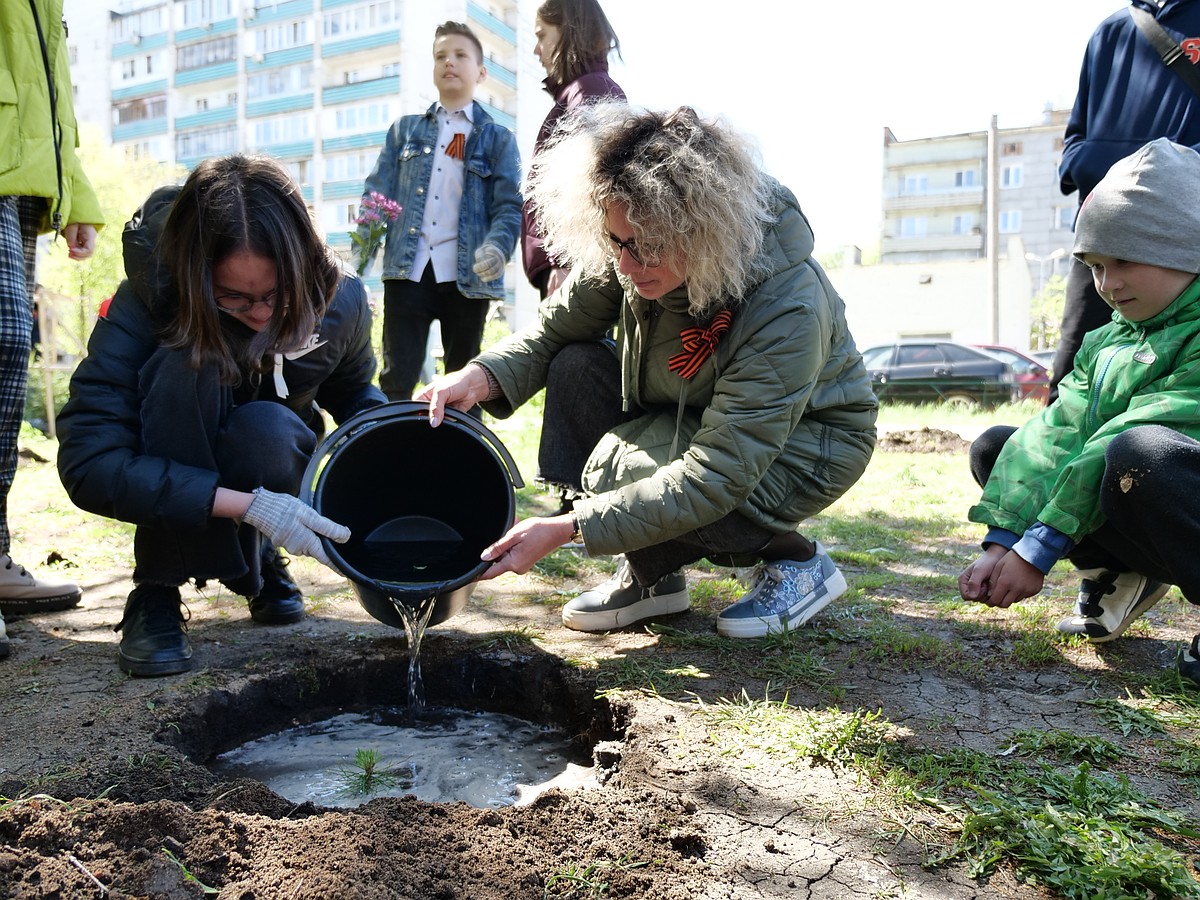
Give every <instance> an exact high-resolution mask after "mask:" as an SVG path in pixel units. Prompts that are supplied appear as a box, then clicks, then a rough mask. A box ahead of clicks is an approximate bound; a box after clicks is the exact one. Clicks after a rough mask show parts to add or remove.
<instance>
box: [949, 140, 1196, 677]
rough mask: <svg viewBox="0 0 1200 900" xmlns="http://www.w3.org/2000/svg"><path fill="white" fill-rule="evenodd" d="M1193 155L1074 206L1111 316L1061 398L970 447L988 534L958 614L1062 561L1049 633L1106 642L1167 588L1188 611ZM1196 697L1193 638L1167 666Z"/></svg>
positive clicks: (1192, 542)
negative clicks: (1061, 583) (1066, 599)
mask: <svg viewBox="0 0 1200 900" xmlns="http://www.w3.org/2000/svg"><path fill="white" fill-rule="evenodd" d="M1198 238H1200V155H1198V154H1197V153H1196V152H1195V151H1194V150H1192V149H1190V148H1188V147H1184V146H1180V145H1178V144H1173V143H1171V142H1170V141H1168V140H1167V139H1165V138H1162V139H1159V140H1156V141H1153V142H1151V143H1149V144H1146V145H1145V146H1144V147H1142V148H1141V149H1140V150H1138V151H1137V152H1136V153H1133V154H1132V155H1130V156H1128V157H1126V158H1125V159H1122V160H1120V161H1119V162H1117V163H1116V164H1115V165H1113V167H1112V168H1111V169H1110V170H1109V172H1108V174H1107V175H1106V176H1105V177H1104V179H1103V180H1102V181H1101V182H1100V183H1099V184H1098V185H1097V186H1096V187H1095V189H1094V190H1093V191H1092V193H1091V194H1090V195H1089V196H1088V198H1087V199H1086V200H1085V201H1084V204H1083V206H1082V208H1081V209H1080V213H1079V218H1078V220H1077V222H1076V226H1075V248H1074V255H1075V257H1076V258H1077V259H1078V260H1080V262H1082V263H1083V264H1084V265H1086V266H1088V267H1089V268H1090V269H1091V270H1092V277H1093V278H1094V279H1095V282H1096V289H1097V291H1098V292H1099V293H1100V296H1101V297H1103V298H1104V300H1105V302H1106V303H1108V305H1109V306H1111V307H1112V308H1113V310H1114V314H1113V317H1112V322H1111V323H1110V324H1108V325H1105V326H1103V327H1102V328H1097V329H1096V330H1094V331H1091V332H1089V333H1088V334H1087V336H1086V337H1085V339H1084V342H1083V345H1082V346H1081V347H1080V350H1079V353H1078V355H1077V356H1076V358H1075V366H1074V368H1073V369H1072V370H1071V372H1070V373H1069V374H1068V375H1067V376H1066V377H1065V378H1063V380H1062V382H1061V384H1060V386H1059V395H1058V399H1057V400H1056V401H1055V402H1054V403H1053V404H1052V405H1051V406H1049V407H1047V408H1046V409H1045V410H1043V411H1042V412H1041V414H1039V415H1038V416H1036V417H1035V418H1033V419H1031V420H1030V421H1028V422H1027V423H1025V424H1024V425H1023V426H1021V427H1020V428H1018V429H1013V428H1011V427H1008V426H998V427H995V428H991V429H989V430H988V431H987V432H985V433H984V434H983V435H982V436H981V437H980V438H979V439H978V440H977V441H976V442H975V443H974V444H973V445H972V447H971V455H970V462H971V471H972V474H973V475H974V476H975V478H976V480H977V481H978V482H979V483H980V484H981V485H983V488H984V490H983V496H982V498H981V499H980V501H979V503H978V504H976V505H975V506H973V507H972V508H971V510H970V512H969V513H968V517H969V518H970V519H971V521H973V522H980V523H982V524H985V525H987V526H989V530H988V532H987V535H986V537H985V538H984V541H983V548H984V550H983V553H982V555H981V556H980V557H979V558H978V559H977V560H976V561H975V562H973V563H972V564H971V565H970V566H968V567H967V568H966V569H965V570H964V571H963V573H962V575H960V576H959V590H960V592H961V593H962V596H963V598H964V599H967V600H978V601H980V602H982V603H986V604H988V605H990V606H997V607H1008V606H1010V605H1011V604H1013V603H1016V602H1017V601H1020V600H1024V599H1025V598H1026V597H1031V596H1033V595H1034V594H1036V593H1038V592H1039V591H1040V590H1041V589H1042V584H1043V581H1044V578H1045V575H1046V573H1048V572H1049V571H1050V569H1051V567H1052V566H1053V565H1054V564H1055V563H1056V562H1057V561H1058V560H1059V559H1063V558H1065V559H1068V560H1070V561H1071V562H1072V563H1073V564H1074V565H1075V566H1076V567H1078V568H1079V570H1080V572H1079V574H1080V576H1081V578H1082V586H1081V588H1080V591H1079V598H1078V602H1077V605H1076V610H1075V614H1074V615H1072V616H1069V617H1067V618H1065V619H1063V620H1062V621H1061V622H1060V623H1059V624H1058V630H1059V631H1061V632H1064V633H1067V634H1080V635H1083V636H1085V637H1086V638H1087V639H1088V640H1090V641H1091V642H1093V643H1101V642H1104V641H1110V640H1112V639H1114V638H1116V637H1119V636H1120V635H1121V634H1122V633H1123V632H1124V631H1125V629H1126V628H1128V627H1129V624H1130V623H1131V622H1132V621H1133V620H1134V619H1136V618H1137V617H1138V616H1139V615H1141V614H1142V613H1143V612H1145V611H1146V610H1148V609H1149V608H1150V607H1151V606H1153V605H1154V604H1155V603H1156V602H1158V600H1159V599H1161V598H1162V596H1163V595H1164V594H1166V592H1167V590H1168V587H1169V585H1172V584H1174V585H1177V586H1178V587H1179V588H1180V590H1181V591H1182V592H1183V595H1184V596H1185V597H1186V598H1187V599H1188V600H1189V601H1191V602H1192V603H1200V554H1198V553H1197V552H1196V549H1195V548H1196V547H1197V546H1200V515H1198V514H1197V512H1198V505H1197V504H1196V503H1195V502H1193V500H1194V498H1200V443H1198V440H1200V281H1198V280H1197V277H1196V276H1197V273H1200V239H1198ZM1178 664H1179V669H1180V671H1181V673H1182V674H1184V675H1185V676H1186V677H1188V678H1191V679H1192V680H1195V681H1197V682H1200V635H1197V636H1196V638H1195V639H1193V641H1192V644H1191V646H1190V648H1188V649H1187V650H1186V651H1184V652H1182V653H1181V654H1180V656H1179V661H1178Z"/></svg>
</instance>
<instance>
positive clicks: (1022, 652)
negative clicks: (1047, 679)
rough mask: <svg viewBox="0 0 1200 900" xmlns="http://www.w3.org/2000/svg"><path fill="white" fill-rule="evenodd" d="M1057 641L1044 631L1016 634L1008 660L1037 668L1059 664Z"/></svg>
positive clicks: (1059, 656)
mask: <svg viewBox="0 0 1200 900" xmlns="http://www.w3.org/2000/svg"><path fill="white" fill-rule="evenodd" d="M1058 648H1059V641H1058V639H1057V638H1056V637H1055V636H1054V635H1051V634H1048V633H1047V632H1045V631H1022V632H1018V634H1017V636H1016V638H1015V639H1014V640H1013V643H1012V650H1011V652H1010V657H1009V658H1010V660H1011V661H1012V662H1015V663H1018V664H1020V665H1023V666H1030V667H1032V668H1037V667H1039V666H1048V665H1052V664H1054V663H1057V662H1059V661H1060V660H1061V659H1062V657H1061V655H1060V653H1059V649H1058Z"/></svg>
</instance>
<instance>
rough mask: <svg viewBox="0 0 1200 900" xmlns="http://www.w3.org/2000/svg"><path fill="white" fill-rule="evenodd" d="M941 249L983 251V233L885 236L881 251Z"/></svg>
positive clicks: (920, 251)
mask: <svg viewBox="0 0 1200 900" xmlns="http://www.w3.org/2000/svg"><path fill="white" fill-rule="evenodd" d="M941 251H954V252H964V253H966V252H970V253H972V254H979V253H982V252H983V235H982V234H925V235H921V236H920V237H885V238H884V239H883V240H882V242H881V243H880V252H881V253H882V254H883V255H885V256H886V255H887V254H889V253H936V252H941Z"/></svg>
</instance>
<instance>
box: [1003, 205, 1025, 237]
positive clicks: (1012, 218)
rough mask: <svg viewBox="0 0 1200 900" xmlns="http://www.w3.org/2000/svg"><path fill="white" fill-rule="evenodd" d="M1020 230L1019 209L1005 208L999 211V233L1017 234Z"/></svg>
mask: <svg viewBox="0 0 1200 900" xmlns="http://www.w3.org/2000/svg"><path fill="white" fill-rule="evenodd" d="M1020 231H1021V211H1020V210H1019V209H1010V210H1005V211H1002V212H1001V213H1000V233H1001V234H1018V233H1019V232H1020Z"/></svg>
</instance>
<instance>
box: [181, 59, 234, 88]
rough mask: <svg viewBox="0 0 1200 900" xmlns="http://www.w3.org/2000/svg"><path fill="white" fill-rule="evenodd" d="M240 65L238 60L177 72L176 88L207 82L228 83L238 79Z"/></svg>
mask: <svg viewBox="0 0 1200 900" xmlns="http://www.w3.org/2000/svg"><path fill="white" fill-rule="evenodd" d="M237 73H238V64H237V60H236V59H227V60H225V61H224V62H218V63H212V64H210V65H207V66H197V67H196V68H194V69H179V70H177V71H176V72H175V86H176V87H184V86H186V85H190V84H203V83H205V82H207V81H228V80H230V79H233V78H237Z"/></svg>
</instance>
